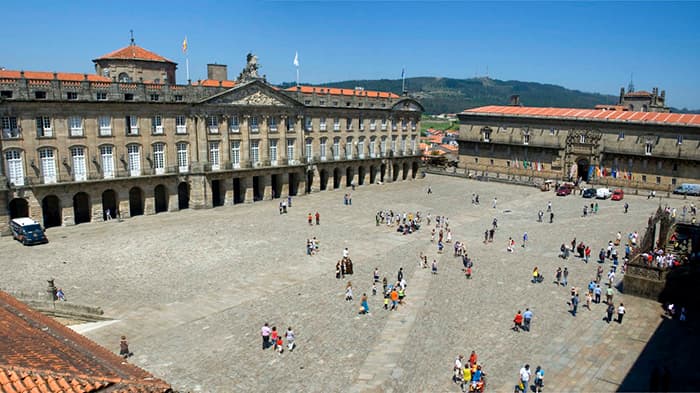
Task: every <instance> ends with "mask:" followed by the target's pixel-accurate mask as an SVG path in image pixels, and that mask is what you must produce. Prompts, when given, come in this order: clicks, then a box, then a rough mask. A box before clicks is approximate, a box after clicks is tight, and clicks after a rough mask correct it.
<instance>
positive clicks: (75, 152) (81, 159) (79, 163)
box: [70, 146, 87, 181]
mask: <svg viewBox="0 0 700 393" xmlns="http://www.w3.org/2000/svg"><path fill="white" fill-rule="evenodd" d="M70 154H71V156H72V157H73V180H75V181H85V180H87V166H86V165H85V148H84V147H81V146H76V147H72V148H71V149H70Z"/></svg>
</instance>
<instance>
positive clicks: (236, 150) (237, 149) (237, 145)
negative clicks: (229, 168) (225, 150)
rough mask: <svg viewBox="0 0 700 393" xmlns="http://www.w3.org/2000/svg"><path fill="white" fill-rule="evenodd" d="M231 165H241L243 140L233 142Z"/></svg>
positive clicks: (237, 166)
mask: <svg viewBox="0 0 700 393" xmlns="http://www.w3.org/2000/svg"><path fill="white" fill-rule="evenodd" d="M231 165H233V167H234V168H240V167H241V141H232V142H231Z"/></svg>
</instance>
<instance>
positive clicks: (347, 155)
mask: <svg viewBox="0 0 700 393" xmlns="http://www.w3.org/2000/svg"><path fill="white" fill-rule="evenodd" d="M345 158H346V159H348V160H351V159H352V139H348V140H346V141H345Z"/></svg>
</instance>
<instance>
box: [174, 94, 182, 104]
mask: <svg viewBox="0 0 700 393" xmlns="http://www.w3.org/2000/svg"><path fill="white" fill-rule="evenodd" d="M175 101H177V102H180V101H182V95H181V94H175Z"/></svg>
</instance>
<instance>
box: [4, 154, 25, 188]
mask: <svg viewBox="0 0 700 393" xmlns="http://www.w3.org/2000/svg"><path fill="white" fill-rule="evenodd" d="M5 160H7V177H8V179H7V180H9V181H10V183H11V184H14V185H15V186H23V185H24V163H23V162H22V152H20V151H19V150H9V151H7V152H5Z"/></svg>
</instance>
